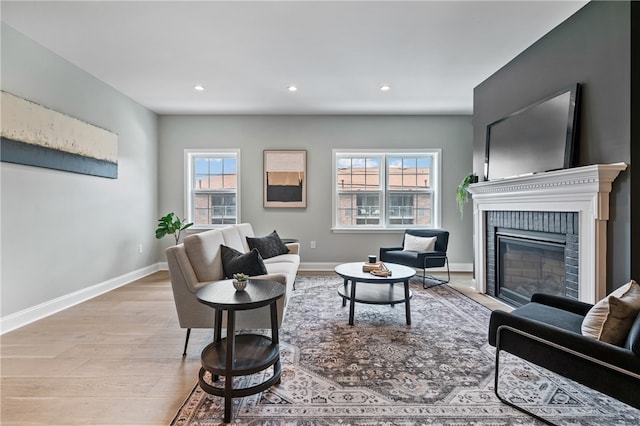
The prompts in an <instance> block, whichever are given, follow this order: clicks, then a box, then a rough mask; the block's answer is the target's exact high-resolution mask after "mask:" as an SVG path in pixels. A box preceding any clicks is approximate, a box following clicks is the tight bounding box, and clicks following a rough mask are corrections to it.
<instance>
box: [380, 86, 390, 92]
mask: <svg viewBox="0 0 640 426" xmlns="http://www.w3.org/2000/svg"><path fill="white" fill-rule="evenodd" d="M380 90H381V91H383V92H388V91H389V90H391V86H389V85H388V84H383V85H382V86H380Z"/></svg>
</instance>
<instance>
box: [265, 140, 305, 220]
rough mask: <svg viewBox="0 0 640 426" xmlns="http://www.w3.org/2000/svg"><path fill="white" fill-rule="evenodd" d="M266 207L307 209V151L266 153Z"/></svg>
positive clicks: (266, 151)
mask: <svg viewBox="0 0 640 426" xmlns="http://www.w3.org/2000/svg"><path fill="white" fill-rule="evenodd" d="M263 197H264V198H263V200H264V207H297V208H306V207H307V151H306V150H298V151H294V150H278V151H268V150H265V151H264V188H263Z"/></svg>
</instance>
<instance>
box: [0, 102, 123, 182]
mask: <svg viewBox="0 0 640 426" xmlns="http://www.w3.org/2000/svg"><path fill="white" fill-rule="evenodd" d="M1 95H2V100H1V101H0V103H1V104H2V118H1V119H0V122H2V131H1V132H0V134H1V136H2V142H1V144H0V146H1V147H0V160H1V161H3V162H6V163H15V164H24V165H27V166H35V167H44V168H47V169H55V170H63V171H66V172H73V173H80V174H85V175H92V176H100V177H106V178H111V179H117V178H118V135H117V134H115V133H112V132H110V131H108V130H105V129H102V128H100V127H97V126H94V125H93V124H89V123H85V122H84V121H81V120H79V119H77V118H74V117H70V116H68V115H65V114H62V113H60V112H57V111H54V110H52V109H50V108H47V107H45V106H42V105H38V104H36V103H34V102H31V101H28V100H26V99H22V98H19V97H18V96H15V95H12V94H10V93H8V92H4V91H3V92H2V94H1Z"/></svg>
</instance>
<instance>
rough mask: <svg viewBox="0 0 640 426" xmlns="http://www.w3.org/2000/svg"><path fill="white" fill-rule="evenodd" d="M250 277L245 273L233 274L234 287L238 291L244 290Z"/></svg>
mask: <svg viewBox="0 0 640 426" xmlns="http://www.w3.org/2000/svg"><path fill="white" fill-rule="evenodd" d="M248 279H249V277H248V276H247V275H245V274H243V273H238V274H233V287H234V288H235V289H236V290H237V291H244V289H245V288H246V287H247V280H248Z"/></svg>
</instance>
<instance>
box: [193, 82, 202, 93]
mask: <svg viewBox="0 0 640 426" xmlns="http://www.w3.org/2000/svg"><path fill="white" fill-rule="evenodd" d="M193 89H194V90H197V91H198V92H202V91H203V90H204V86H202V85H200V84H196V85H195V86H193Z"/></svg>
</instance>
